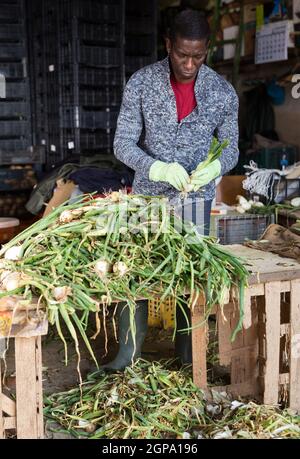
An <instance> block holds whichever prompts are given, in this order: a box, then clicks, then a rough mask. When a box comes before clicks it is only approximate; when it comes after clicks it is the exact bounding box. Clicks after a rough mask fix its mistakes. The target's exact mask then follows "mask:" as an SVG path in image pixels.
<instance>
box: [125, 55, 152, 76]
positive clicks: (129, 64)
mask: <svg viewBox="0 0 300 459" xmlns="http://www.w3.org/2000/svg"><path fill="white" fill-rule="evenodd" d="M152 63H153V58H152V56H146V57H145V56H143V57H140V56H126V57H125V68H126V72H129V73H133V72H135V71H136V70H139V69H141V68H142V67H145V66H146V65H150V64H152Z"/></svg>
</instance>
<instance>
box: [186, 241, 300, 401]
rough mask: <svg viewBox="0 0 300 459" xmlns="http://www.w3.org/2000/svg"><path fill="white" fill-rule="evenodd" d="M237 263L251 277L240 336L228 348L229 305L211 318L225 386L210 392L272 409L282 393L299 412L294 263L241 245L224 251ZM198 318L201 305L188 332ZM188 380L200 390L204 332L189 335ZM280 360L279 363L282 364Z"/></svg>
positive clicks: (299, 301) (298, 287) (298, 285)
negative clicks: (227, 373) (227, 378)
mask: <svg viewBox="0 0 300 459" xmlns="http://www.w3.org/2000/svg"><path fill="white" fill-rule="evenodd" d="M226 249H228V251H229V252H230V253H231V254H234V255H236V256H239V257H242V258H244V260H245V263H246V264H247V265H248V266H247V267H248V269H249V270H250V271H251V273H252V274H251V277H250V279H249V286H248V287H247V289H246V292H245V315H244V320H243V330H242V331H241V332H239V333H238V335H237V337H236V340H235V341H234V342H233V343H231V341H230V337H231V333H232V331H233V330H234V328H235V326H236V324H237V319H238V311H237V307H236V304H234V302H231V303H229V304H228V305H225V306H224V315H223V314H221V311H220V310H218V308H216V309H215V311H213V312H214V313H215V314H216V315H217V323H218V339H219V358H220V364H221V365H229V366H230V370H231V384H230V385H228V386H223V387H218V388H215V389H216V390H218V389H219V390H220V389H222V390H227V391H228V392H231V393H233V394H234V395H236V396H239V395H241V396H242V395H250V396H253V397H257V396H260V397H261V399H262V401H263V402H264V403H265V404H275V405H276V404H278V402H279V395H280V392H281V391H282V389H284V390H285V391H287V392H288V403H289V406H290V407H291V408H292V409H295V410H300V263H297V262H296V261H294V260H292V259H289V258H283V257H279V256H278V255H275V254H271V253H266V252H261V251H258V250H254V249H250V248H248V247H244V246H241V245H231V246H226ZM203 317H204V306H203V300H202V302H201V299H200V300H199V302H198V304H197V306H196V308H195V310H194V312H193V314H192V326H195V325H196V324H197V323H199V322H200V321H201V320H203ZM192 345H193V378H194V381H195V383H196V384H197V385H198V386H199V387H201V388H203V389H206V388H207V387H208V386H207V378H206V351H207V346H206V329H205V326H203V327H198V328H195V329H193V332H192ZM284 359H285V361H284Z"/></svg>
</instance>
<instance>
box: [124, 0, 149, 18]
mask: <svg viewBox="0 0 300 459" xmlns="http://www.w3.org/2000/svg"><path fill="white" fill-rule="evenodd" d="M125 4H126V15H131V16H137V15H138V17H140V16H152V15H153V11H155V9H156V8H157V0H147V1H146V2H141V1H140V0H126V3H125Z"/></svg>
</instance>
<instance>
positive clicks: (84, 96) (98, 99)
mask: <svg viewBox="0 0 300 459" xmlns="http://www.w3.org/2000/svg"><path fill="white" fill-rule="evenodd" d="M121 100H122V89H121V88H114V87H113V88H104V89H102V90H101V89H94V90H93V89H86V90H81V91H80V94H79V104H80V105H84V106H88V107H97V106H107V107H119V106H120V104H121Z"/></svg>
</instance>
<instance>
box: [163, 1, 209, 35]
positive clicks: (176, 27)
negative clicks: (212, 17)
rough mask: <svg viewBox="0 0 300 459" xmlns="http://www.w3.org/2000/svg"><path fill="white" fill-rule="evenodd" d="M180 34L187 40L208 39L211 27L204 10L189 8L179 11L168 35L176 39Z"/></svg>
mask: <svg viewBox="0 0 300 459" xmlns="http://www.w3.org/2000/svg"><path fill="white" fill-rule="evenodd" d="M178 36H179V37H181V38H185V39H187V40H207V41H208V39H209V36H210V27H209V24H208V22H207V19H206V17H205V16H204V14H203V12H201V11H196V10H192V9H187V10H183V11H181V12H180V13H178V14H177V15H176V16H175V17H174V19H173V21H172V24H171V26H170V28H169V33H168V37H169V38H170V40H171V41H175V39H176V37H178Z"/></svg>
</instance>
